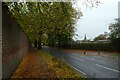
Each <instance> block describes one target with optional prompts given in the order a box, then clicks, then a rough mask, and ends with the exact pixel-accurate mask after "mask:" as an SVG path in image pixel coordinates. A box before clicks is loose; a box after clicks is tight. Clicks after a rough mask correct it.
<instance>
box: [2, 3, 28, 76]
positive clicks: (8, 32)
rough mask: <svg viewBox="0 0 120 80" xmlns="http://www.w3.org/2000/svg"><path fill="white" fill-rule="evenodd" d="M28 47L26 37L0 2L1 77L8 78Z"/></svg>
mask: <svg viewBox="0 0 120 80" xmlns="http://www.w3.org/2000/svg"><path fill="white" fill-rule="evenodd" d="M28 48H29V45H28V39H27V37H26V35H25V33H24V32H23V31H22V29H21V27H20V26H19V25H18V24H17V22H16V21H15V20H14V19H12V17H11V16H10V12H9V11H8V8H7V7H6V6H5V5H4V4H2V78H10V77H11V75H12V74H13V72H14V71H15V69H16V68H17V66H18V64H19V63H20V62H21V60H22V58H23V57H24V55H25V53H26V52H27V50H28Z"/></svg>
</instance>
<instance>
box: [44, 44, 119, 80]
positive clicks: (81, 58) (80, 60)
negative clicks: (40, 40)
mask: <svg viewBox="0 0 120 80" xmlns="http://www.w3.org/2000/svg"><path fill="white" fill-rule="evenodd" d="M42 50H44V51H47V52H49V53H50V54H51V55H53V56H54V57H56V58H58V59H61V60H63V61H64V62H66V63H67V64H69V65H70V66H71V67H72V68H73V69H74V70H75V71H76V72H78V73H80V74H82V75H84V76H86V77H87V78H120V67H119V68H118V66H120V65H119V64H118V62H117V61H115V60H113V59H110V58H106V57H103V56H99V55H96V56H86V55H81V54H80V53H79V54H78V53H72V52H71V53H70V52H69V53H68V52H63V51H62V50H59V49H55V48H51V47H47V46H44V47H43V48H42ZM91 54H92V53H91Z"/></svg>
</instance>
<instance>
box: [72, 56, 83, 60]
mask: <svg viewBox="0 0 120 80" xmlns="http://www.w3.org/2000/svg"><path fill="white" fill-rule="evenodd" d="M70 57H72V58H75V59H78V60H80V61H85V60H83V59H80V58H76V57H73V56H70Z"/></svg>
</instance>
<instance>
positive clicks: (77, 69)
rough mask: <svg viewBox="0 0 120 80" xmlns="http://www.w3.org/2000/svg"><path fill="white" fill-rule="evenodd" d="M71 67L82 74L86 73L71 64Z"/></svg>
mask: <svg viewBox="0 0 120 80" xmlns="http://www.w3.org/2000/svg"><path fill="white" fill-rule="evenodd" d="M68 65H69V66H71V65H70V64H68ZM71 67H72V68H74V69H75V70H77V71H78V72H80V73H82V74H84V75H87V74H86V73H84V72H82V71H80V70H79V69H77V68H75V67H73V66H71Z"/></svg>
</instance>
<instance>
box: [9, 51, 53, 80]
mask: <svg viewBox="0 0 120 80" xmlns="http://www.w3.org/2000/svg"><path fill="white" fill-rule="evenodd" d="M11 78H12V79H13V78H55V77H54V73H53V72H52V70H50V69H49V68H48V67H47V66H46V64H45V62H44V61H43V60H42V59H41V58H40V55H39V54H38V53H37V52H35V51H34V52H27V53H26V55H25V57H24V58H23V60H22V62H21V63H20V65H19V66H18V68H17V69H16V71H15V72H14V74H13V76H12V77H11Z"/></svg>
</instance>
